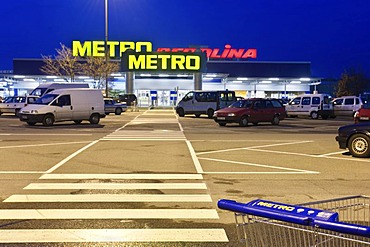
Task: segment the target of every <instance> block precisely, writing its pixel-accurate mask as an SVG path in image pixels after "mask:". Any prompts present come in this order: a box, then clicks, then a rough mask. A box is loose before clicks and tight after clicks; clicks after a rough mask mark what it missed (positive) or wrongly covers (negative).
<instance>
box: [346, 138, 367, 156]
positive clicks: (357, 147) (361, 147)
mask: <svg viewBox="0 0 370 247" xmlns="http://www.w3.org/2000/svg"><path fill="white" fill-rule="evenodd" d="M348 149H349V152H350V153H351V154H352V155H353V156H355V157H361V158H363V157H369V156H370V138H369V137H368V136H367V135H364V134H355V135H353V136H352V137H351V138H350V139H349V141H348Z"/></svg>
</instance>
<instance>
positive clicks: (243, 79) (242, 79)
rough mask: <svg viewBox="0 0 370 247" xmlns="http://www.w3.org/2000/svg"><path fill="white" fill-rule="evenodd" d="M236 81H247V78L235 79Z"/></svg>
mask: <svg viewBox="0 0 370 247" xmlns="http://www.w3.org/2000/svg"><path fill="white" fill-rule="evenodd" d="M236 79H237V80H238V81H247V80H248V78H247V77H238V78H236Z"/></svg>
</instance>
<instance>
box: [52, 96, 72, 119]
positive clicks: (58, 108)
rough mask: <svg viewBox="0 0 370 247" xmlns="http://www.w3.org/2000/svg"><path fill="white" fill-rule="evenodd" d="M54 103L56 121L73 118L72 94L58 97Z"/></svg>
mask: <svg viewBox="0 0 370 247" xmlns="http://www.w3.org/2000/svg"><path fill="white" fill-rule="evenodd" d="M52 105H53V106H55V111H54V113H55V121H63V120H72V113H73V107H72V105H71V96H70V95H62V96H60V97H58V98H57V99H55V100H54V102H53V103H52Z"/></svg>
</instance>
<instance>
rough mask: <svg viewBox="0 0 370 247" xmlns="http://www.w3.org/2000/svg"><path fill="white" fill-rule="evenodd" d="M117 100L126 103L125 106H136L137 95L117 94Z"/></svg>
mask: <svg viewBox="0 0 370 247" xmlns="http://www.w3.org/2000/svg"><path fill="white" fill-rule="evenodd" d="M118 97H119V101H120V102H122V103H126V105H127V106H133V107H134V106H136V104H137V97H136V95H135V94H133V93H126V94H123V95H118Z"/></svg>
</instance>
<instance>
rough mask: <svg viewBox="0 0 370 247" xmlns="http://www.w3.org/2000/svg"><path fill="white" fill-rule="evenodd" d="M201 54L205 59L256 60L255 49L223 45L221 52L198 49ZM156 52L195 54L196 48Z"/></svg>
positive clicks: (165, 49) (159, 50) (169, 49)
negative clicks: (204, 55) (204, 54)
mask: <svg viewBox="0 0 370 247" xmlns="http://www.w3.org/2000/svg"><path fill="white" fill-rule="evenodd" d="M199 50H201V51H202V52H205V53H206V54H207V58H211V59H222V58H223V59H233V58H236V59H248V58H257V49H254V48H250V49H243V48H240V49H235V48H231V45H225V48H224V50H223V51H222V52H220V49H218V48H215V49H212V48H200V49H199ZM157 51H158V52H195V51H197V48H158V49H157Z"/></svg>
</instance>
